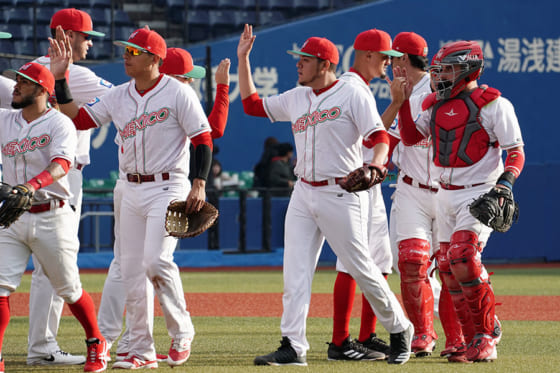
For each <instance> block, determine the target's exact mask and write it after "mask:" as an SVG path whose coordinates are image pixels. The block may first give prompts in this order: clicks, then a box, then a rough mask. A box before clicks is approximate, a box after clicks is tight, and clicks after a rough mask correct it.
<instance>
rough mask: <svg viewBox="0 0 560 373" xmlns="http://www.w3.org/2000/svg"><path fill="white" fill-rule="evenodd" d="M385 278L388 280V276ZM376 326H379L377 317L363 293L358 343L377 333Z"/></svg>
mask: <svg viewBox="0 0 560 373" xmlns="http://www.w3.org/2000/svg"><path fill="white" fill-rule="evenodd" d="M383 277H385V280H387V275H383ZM375 324H377V316H375V313H374V312H373V309H372V308H371V305H370V304H369V301H368V300H367V299H366V297H365V295H364V294H363V293H362V320H361V323H360V337H359V338H358V341H360V342H363V341H365V340H366V339H368V338H369V337H370V336H371V333H375Z"/></svg>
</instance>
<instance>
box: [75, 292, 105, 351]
mask: <svg viewBox="0 0 560 373" xmlns="http://www.w3.org/2000/svg"><path fill="white" fill-rule="evenodd" d="M68 307H70V311H72V314H73V315H74V316H76V318H77V319H78V321H79V322H80V324H82V327H83V328H84V331H85V332H86V338H87V339H90V338H98V339H100V340H102V339H103V337H102V336H101V332H99V327H98V326H97V316H96V315H95V305H94V304H93V300H92V299H91V297H90V295H89V294H88V293H87V292H86V291H85V290H82V296H81V297H80V299H78V301H77V302H76V303H74V304H69V305H68Z"/></svg>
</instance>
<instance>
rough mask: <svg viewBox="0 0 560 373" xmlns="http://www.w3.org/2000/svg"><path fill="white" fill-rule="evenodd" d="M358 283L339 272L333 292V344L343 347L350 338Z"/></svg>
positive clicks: (346, 274)
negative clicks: (351, 317)
mask: <svg viewBox="0 0 560 373" xmlns="http://www.w3.org/2000/svg"><path fill="white" fill-rule="evenodd" d="M355 293H356V281H354V279H353V278H352V276H350V275H349V274H348V273H343V272H338V275H337V276H336V281H335V282H334V291H333V310H334V315H333V336H332V342H333V343H334V344H335V345H337V346H341V345H342V342H344V341H345V340H346V338H348V337H349V336H350V315H351V314H352V306H353V305H354V294H355Z"/></svg>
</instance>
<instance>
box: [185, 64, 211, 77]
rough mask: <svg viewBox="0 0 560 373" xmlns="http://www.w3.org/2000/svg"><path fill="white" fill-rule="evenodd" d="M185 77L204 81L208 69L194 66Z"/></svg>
mask: <svg viewBox="0 0 560 373" xmlns="http://www.w3.org/2000/svg"><path fill="white" fill-rule="evenodd" d="M183 76H184V77H185V78H193V79H202V78H204V77H205V76H206V69H205V68H204V67H202V66H197V65H194V66H193V69H192V70H191V71H189V72H188V73H186V74H185V75H183Z"/></svg>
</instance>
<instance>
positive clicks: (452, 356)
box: [447, 343, 472, 364]
mask: <svg viewBox="0 0 560 373" xmlns="http://www.w3.org/2000/svg"><path fill="white" fill-rule="evenodd" d="M447 361H449V362H450V363H464V364H468V363H472V361H469V359H467V345H466V344H465V343H462V344H461V345H460V346H455V348H454V351H453V352H451V353H449V354H448V355H447Z"/></svg>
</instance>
